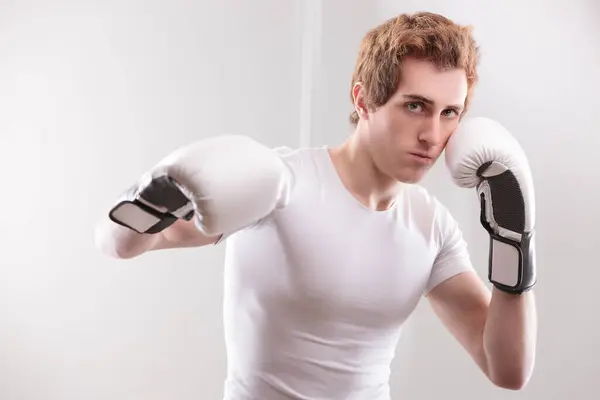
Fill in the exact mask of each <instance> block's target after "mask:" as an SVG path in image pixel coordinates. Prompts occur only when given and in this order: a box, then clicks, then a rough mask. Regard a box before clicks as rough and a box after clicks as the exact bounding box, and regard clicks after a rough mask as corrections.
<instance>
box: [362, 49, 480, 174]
mask: <svg viewBox="0 0 600 400" xmlns="http://www.w3.org/2000/svg"><path fill="white" fill-rule="evenodd" d="M467 90H468V85H467V77H466V74H465V72H464V70H461V69H450V70H444V71H441V70H439V69H437V68H436V67H435V65H433V64H432V63H430V62H427V61H420V60H415V59H407V60H405V61H404V62H403V65H402V79H401V82H400V85H399V87H398V89H397V91H396V93H395V94H394V95H393V96H392V97H391V98H390V99H389V101H388V102H387V103H386V104H385V105H383V106H381V107H379V108H377V109H376V110H368V111H367V110H366V107H365V104H364V97H363V96H362V93H361V87H360V85H357V86H355V88H354V97H355V105H356V109H357V111H358V112H359V115H360V122H359V124H362V126H361V127H360V129H359V130H358V131H359V132H360V133H359V134H360V135H362V136H363V137H362V138H361V141H362V142H364V143H365V144H366V147H367V149H368V151H369V152H370V153H371V157H372V159H373V162H374V163H375V165H376V167H377V168H378V169H379V170H380V171H381V172H382V173H383V174H385V175H387V176H389V177H391V178H394V179H396V180H398V181H401V182H406V183H416V182H418V181H419V180H421V179H422V178H423V176H424V175H425V173H426V172H427V171H428V170H429V169H430V168H431V166H432V165H433V164H434V163H435V161H436V160H437V158H438V157H439V156H440V154H441V153H442V151H443V149H444V147H445V145H446V143H447V141H448V139H449V138H450V135H451V134H452V133H453V132H454V130H455V129H456V128H457V126H458V123H459V119H460V116H461V113H462V111H463V108H464V103H465V100H466V97H467Z"/></svg>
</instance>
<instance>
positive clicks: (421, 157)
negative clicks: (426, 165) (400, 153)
mask: <svg viewBox="0 0 600 400" xmlns="http://www.w3.org/2000/svg"><path fill="white" fill-rule="evenodd" d="M409 154H410V155H411V156H413V157H416V158H417V159H419V160H421V161H424V162H425V161H427V162H431V161H433V157H431V156H429V155H427V154H425V153H409Z"/></svg>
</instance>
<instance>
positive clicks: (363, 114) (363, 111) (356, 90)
mask: <svg viewBox="0 0 600 400" xmlns="http://www.w3.org/2000/svg"><path fill="white" fill-rule="evenodd" d="M352 98H353V99H354V110H355V111H356V112H357V113H358V115H359V116H360V118H361V119H367V118H368V116H369V113H368V109H367V104H366V99H365V90H364V87H363V85H362V83H361V82H356V83H355V84H354V86H353V87H352Z"/></svg>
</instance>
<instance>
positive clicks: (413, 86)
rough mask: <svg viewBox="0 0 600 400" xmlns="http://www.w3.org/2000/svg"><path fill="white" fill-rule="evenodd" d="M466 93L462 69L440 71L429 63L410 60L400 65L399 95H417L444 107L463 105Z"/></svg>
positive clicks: (465, 79) (465, 80) (466, 86)
mask: <svg viewBox="0 0 600 400" xmlns="http://www.w3.org/2000/svg"><path fill="white" fill-rule="evenodd" d="M467 91H468V84H467V75H466V73H465V71H464V70H462V69H459V68H453V69H448V70H440V69H438V68H437V67H436V66H435V65H434V64H433V63H431V62H429V61H422V60H415V59H412V58H409V59H406V60H404V61H403V63H402V79H401V80H400V85H399V86H398V91H397V93H398V94H400V95H403V94H417V95H420V96H423V97H427V98H429V99H432V100H434V101H435V102H436V103H440V104H443V105H446V104H462V103H464V101H465V99H466V97H467Z"/></svg>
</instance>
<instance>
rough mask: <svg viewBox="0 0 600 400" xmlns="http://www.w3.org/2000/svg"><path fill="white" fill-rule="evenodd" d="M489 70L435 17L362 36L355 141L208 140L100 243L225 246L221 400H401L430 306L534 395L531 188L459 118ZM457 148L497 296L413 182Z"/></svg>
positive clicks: (503, 146)
mask: <svg viewBox="0 0 600 400" xmlns="http://www.w3.org/2000/svg"><path fill="white" fill-rule="evenodd" d="M477 60H478V49H477V47H476V44H475V42H474V40H473V39H472V37H471V33H470V30H469V29H468V28H467V27H461V26H459V25H456V24H454V23H453V22H451V21H450V20H448V19H446V18H444V17H442V16H440V15H436V14H431V13H419V14H414V15H400V16H398V17H396V18H393V19H391V20H389V21H387V22H385V23H384V24H382V25H381V26H378V27H376V28H375V29H373V30H372V31H370V32H369V33H368V34H367V35H366V37H365V38H364V41H363V43H362V46H361V49H360V53H359V55H358V62H357V65H356V70H355V73H354V75H353V79H352V85H351V99H352V102H353V105H354V112H353V113H352V115H351V122H352V124H353V125H354V132H353V133H352V135H350V137H349V138H348V139H347V140H346V141H345V142H344V143H342V144H340V145H339V146H337V147H332V148H330V147H318V148H304V149H296V150H291V149H274V150H273V149H268V148H266V147H264V146H263V145H261V144H259V143H256V142H255V141H253V140H252V139H250V138H247V137H240V136H227V135H223V136H219V137H215V138H210V139H205V140H201V141H199V142H196V143H193V144H191V145H190V146H186V147H184V148H181V149H179V150H177V151H175V152H174V153H172V154H170V155H169V156H168V157H166V158H165V159H164V160H162V161H161V162H160V163H158V165H157V166H155V167H154V168H152V169H151V170H150V171H149V173H148V174H147V175H146V176H145V177H144V178H143V179H142V180H141V181H140V182H139V183H138V184H136V185H135V186H134V187H133V188H132V189H131V190H130V191H129V192H128V193H127V194H126V196H125V198H124V200H123V201H120V202H118V203H117V205H116V206H115V207H114V208H113V209H112V210H111V211H110V213H109V215H110V219H109V218H107V219H106V220H105V221H103V222H102V223H100V224H99V226H98V229H97V233H96V240H97V243H98V246H99V247H101V248H102V249H103V250H104V251H105V252H106V253H108V254H111V255H113V256H115V257H119V258H131V257H136V256H139V255H140V254H143V253H145V252H147V251H150V250H157V249H166V248H178V247H188V246H203V245H207V244H214V243H220V242H225V243H226V246H227V247H226V265H225V304H224V307H225V313H224V318H225V334H226V343H227V355H228V376H227V380H226V384H225V399H227V400H250V399H253V400H255V399H261V400H280V399H281V400H283V399H316V398H319V399H331V400H333V399H340V400H342V399H344V400H347V399H370V400H384V399H389V397H390V394H389V383H388V381H389V376H390V364H391V361H392V358H393V355H394V350H395V348H396V345H397V341H398V339H399V336H400V330H401V327H402V324H403V323H404V321H405V320H406V319H407V317H408V316H409V315H410V314H411V312H412V311H413V310H414V308H415V306H416V305H417V303H418V302H419V300H420V298H421V297H422V296H423V295H426V296H427V298H428V299H429V301H430V302H431V304H432V306H433V309H434V310H435V312H436V314H437V315H438V316H439V317H440V318H441V320H442V321H443V323H444V324H445V325H446V326H447V328H448V329H449V331H450V332H451V333H452V335H454V336H455V337H456V339H457V340H458V341H459V342H460V343H461V344H462V346H464V348H465V349H466V351H467V352H468V353H469V354H470V355H471V357H472V358H473V360H474V361H475V362H476V363H477V365H478V366H479V367H480V368H481V371H482V372H483V373H484V374H485V375H486V376H487V377H488V378H489V379H490V381H491V382H493V383H494V384H496V385H498V386H500V387H503V388H508V389H520V388H522V387H523V386H524V385H525V384H526V382H527V381H528V379H529V377H530V374H531V372H532V369H533V364H534V353H535V338H536V314H535V306H534V298H533V292H532V291H531V290H530V289H531V288H532V287H533V285H534V284H535V280H536V278H535V276H536V275H535V253H534V241H533V237H532V236H533V215H534V213H533V189H532V185H531V178H530V175H529V170H528V167H527V161H526V159H525V157H524V155H523V153H522V151H521V149H520V148H519V147H518V145H517V144H516V141H514V139H512V137H511V136H510V134H508V132H506V130H504V129H503V128H502V127H501V126H500V125H499V124H497V123H495V122H493V121H490V120H486V119H474V120H473V121H467V120H465V121H464V122H460V121H461V119H462V117H463V115H464V113H465V111H466V109H467V106H468V104H469V100H470V97H471V93H472V91H473V88H474V86H475V83H476V81H477V73H476V65H477ZM459 122H460V124H459ZM444 149H446V162H447V165H448V167H449V168H450V170H451V172H452V176H453V177H454V180H455V182H456V183H457V184H459V185H461V186H464V187H476V188H477V193H478V195H479V197H480V199H481V222H482V224H483V225H484V227H485V228H486V229H487V230H488V232H489V236H490V238H491V240H490V264H489V271H490V273H489V277H490V281H491V282H492V283H493V290H492V291H491V292H490V291H489V290H488V289H487V287H486V286H485V285H484V283H483V282H482V281H481V280H480V279H479V278H478V276H477V274H476V273H475V272H474V270H473V267H472V265H471V262H470V259H469V254H468V252H467V247H466V243H465V242H464V240H463V238H462V235H461V232H460V230H459V227H458V226H457V223H456V221H455V220H454V219H453V218H452V216H451V215H450V213H449V211H448V210H447V209H446V208H445V207H444V206H443V205H442V204H440V203H439V202H438V201H437V200H436V199H435V198H434V197H432V196H431V195H430V194H429V193H428V192H427V191H426V190H425V189H424V188H422V187H421V186H419V185H418V182H419V181H420V180H421V179H422V178H423V176H424V174H425V173H426V172H427V171H428V170H429V168H430V167H431V166H432V165H433V163H434V162H435V161H436V160H437V158H438V157H439V156H440V155H441V153H442V151H443V150H444ZM477 212H478V214H479V210H478V211H477Z"/></svg>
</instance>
